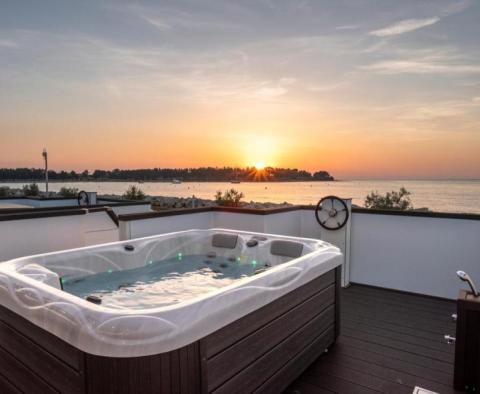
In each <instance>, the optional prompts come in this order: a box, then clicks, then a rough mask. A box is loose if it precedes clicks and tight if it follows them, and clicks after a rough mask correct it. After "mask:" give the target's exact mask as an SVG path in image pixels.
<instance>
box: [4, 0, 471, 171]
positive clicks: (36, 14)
mask: <svg viewBox="0 0 480 394" xmlns="http://www.w3.org/2000/svg"><path fill="white" fill-rule="evenodd" d="M20 3H21V4H20ZM478 20H480V4H479V2H476V1H473V0H472V1H467V0H431V1H427V0H426V1H417V0H407V1H401V2H399V1H394V0H387V1H382V2H378V1H374V0H362V1H358V0H342V1H297V0H292V1H278V2H277V1H267V0H264V1H237V2H235V1H219V0H216V1H213V0H208V1H205V2H201V5H200V2H194V1H186V0H185V1H157V2H136V3H134V4H133V3H131V2H119V1H111V2H110V1H105V2H97V1H85V2H64V1H45V2H33V1H32V2H28V1H26V2H13V1H12V2H7V3H6V4H3V5H2V12H1V13H0V69H1V70H2V71H1V74H0V138H1V140H0V167H41V166H42V158H41V151H42V149H43V147H47V149H48V151H49V157H50V166H51V168H53V169H65V170H71V169H74V170H84V169H89V170H93V169H96V168H102V169H111V168H146V167H196V166H247V165H249V166H250V165H254V164H255V163H258V162H263V163H265V164H266V165H270V166H281V167H297V168H302V169H307V170H310V171H315V170H327V171H329V172H330V173H331V174H332V175H334V176H335V177H337V178H479V177H480V43H479V40H478V37H480V24H479V23H478Z"/></svg>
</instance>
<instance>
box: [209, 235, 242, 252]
mask: <svg viewBox="0 0 480 394" xmlns="http://www.w3.org/2000/svg"><path fill="white" fill-rule="evenodd" d="M237 241H238V235H236V234H220V233H219V234H213V236H212V246H214V247H216V248H224V249H235V247H236V246H237Z"/></svg>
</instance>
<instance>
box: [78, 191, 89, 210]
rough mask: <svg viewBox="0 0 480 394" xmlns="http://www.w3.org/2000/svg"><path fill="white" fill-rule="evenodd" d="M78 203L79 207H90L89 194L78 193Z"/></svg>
mask: <svg viewBox="0 0 480 394" xmlns="http://www.w3.org/2000/svg"><path fill="white" fill-rule="evenodd" d="M77 201H78V205H79V206H85V205H90V198H89V197H88V194H87V192H85V191H83V190H82V191H81V192H78V195H77Z"/></svg>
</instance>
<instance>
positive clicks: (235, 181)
mask: <svg viewBox="0 0 480 394" xmlns="http://www.w3.org/2000/svg"><path fill="white" fill-rule="evenodd" d="M230 183H241V182H240V181H239V180H237V179H232V180H231V181H230Z"/></svg>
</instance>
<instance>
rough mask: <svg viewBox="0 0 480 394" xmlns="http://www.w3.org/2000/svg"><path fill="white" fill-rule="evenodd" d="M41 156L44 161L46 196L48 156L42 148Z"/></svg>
mask: <svg viewBox="0 0 480 394" xmlns="http://www.w3.org/2000/svg"><path fill="white" fill-rule="evenodd" d="M42 156H43V158H44V159H45V191H46V193H47V195H48V154H47V150H46V149H45V148H43V153H42Z"/></svg>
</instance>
